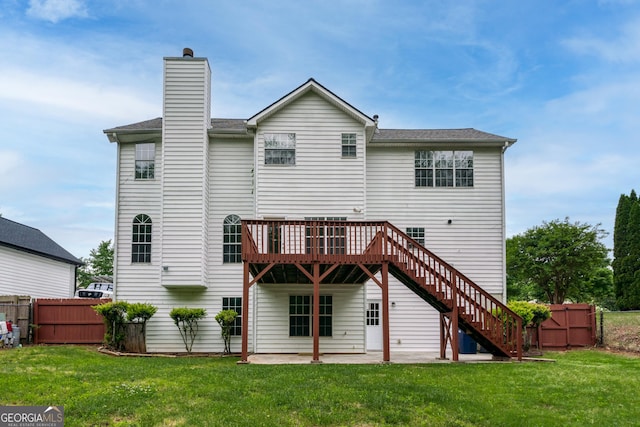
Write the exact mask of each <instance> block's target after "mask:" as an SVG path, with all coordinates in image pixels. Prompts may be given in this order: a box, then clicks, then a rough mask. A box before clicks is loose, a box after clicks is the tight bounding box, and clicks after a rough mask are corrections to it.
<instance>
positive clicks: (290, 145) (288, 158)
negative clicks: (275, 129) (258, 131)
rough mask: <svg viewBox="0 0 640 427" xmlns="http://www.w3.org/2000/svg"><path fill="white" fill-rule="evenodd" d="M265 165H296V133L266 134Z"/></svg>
mask: <svg viewBox="0 0 640 427" xmlns="http://www.w3.org/2000/svg"><path fill="white" fill-rule="evenodd" d="M264 164H265V165H286V166H289V165H295V164H296V134H295V133H265V134H264Z"/></svg>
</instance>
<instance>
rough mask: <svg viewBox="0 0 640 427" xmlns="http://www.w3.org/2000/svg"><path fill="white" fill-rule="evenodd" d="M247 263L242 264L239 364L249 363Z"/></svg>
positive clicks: (248, 284)
mask: <svg viewBox="0 0 640 427" xmlns="http://www.w3.org/2000/svg"><path fill="white" fill-rule="evenodd" d="M250 287H251V284H250V283H249V263H248V262H244V263H243V280H242V313H243V316H242V317H244V319H242V320H243V321H242V359H241V363H249V361H248V360H247V359H248V357H249V288H250ZM254 321H255V320H254Z"/></svg>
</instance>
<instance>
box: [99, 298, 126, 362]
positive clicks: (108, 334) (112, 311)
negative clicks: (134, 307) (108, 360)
mask: <svg viewBox="0 0 640 427" xmlns="http://www.w3.org/2000/svg"><path fill="white" fill-rule="evenodd" d="M128 306H129V304H128V303H127V302H125V301H117V302H115V301H112V302H107V303H104V304H100V305H94V306H93V307H92V308H93V309H94V310H95V311H96V313H98V314H99V315H101V316H102V317H103V319H104V324H105V326H106V331H105V334H104V343H105V345H106V346H108V347H110V348H112V349H114V350H122V348H123V346H124V338H125V334H124V322H125V319H126V313H127V307H128Z"/></svg>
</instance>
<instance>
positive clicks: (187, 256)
mask: <svg viewBox="0 0 640 427" xmlns="http://www.w3.org/2000/svg"><path fill="white" fill-rule="evenodd" d="M209 82H210V70H209V65H208V63H207V62H206V61H205V60H198V59H193V60H183V59H182V58H178V59H175V58H165V86H164V101H165V102H164V111H163V113H164V114H163V144H162V163H163V164H162V166H163V171H162V243H161V245H162V246H161V259H162V261H161V263H162V266H167V267H168V270H167V271H166V272H163V273H162V284H163V286H171V287H173V286H196V287H202V286H206V284H207V255H208V254H207V251H208V242H207V238H208V233H207V229H208V215H207V213H208V208H209V203H208V197H209V194H208V192H209V185H208V178H207V176H208V173H207V171H208V162H209V156H208V150H209V138H208V135H207V129H208V128H209V126H210V120H211V119H210V115H209V95H208V90H209Z"/></svg>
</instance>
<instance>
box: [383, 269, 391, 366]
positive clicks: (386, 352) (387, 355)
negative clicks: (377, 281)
mask: <svg viewBox="0 0 640 427" xmlns="http://www.w3.org/2000/svg"><path fill="white" fill-rule="evenodd" d="M382 361H383V362H390V361H391V351H390V343H389V263H388V262H383V263H382Z"/></svg>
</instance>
